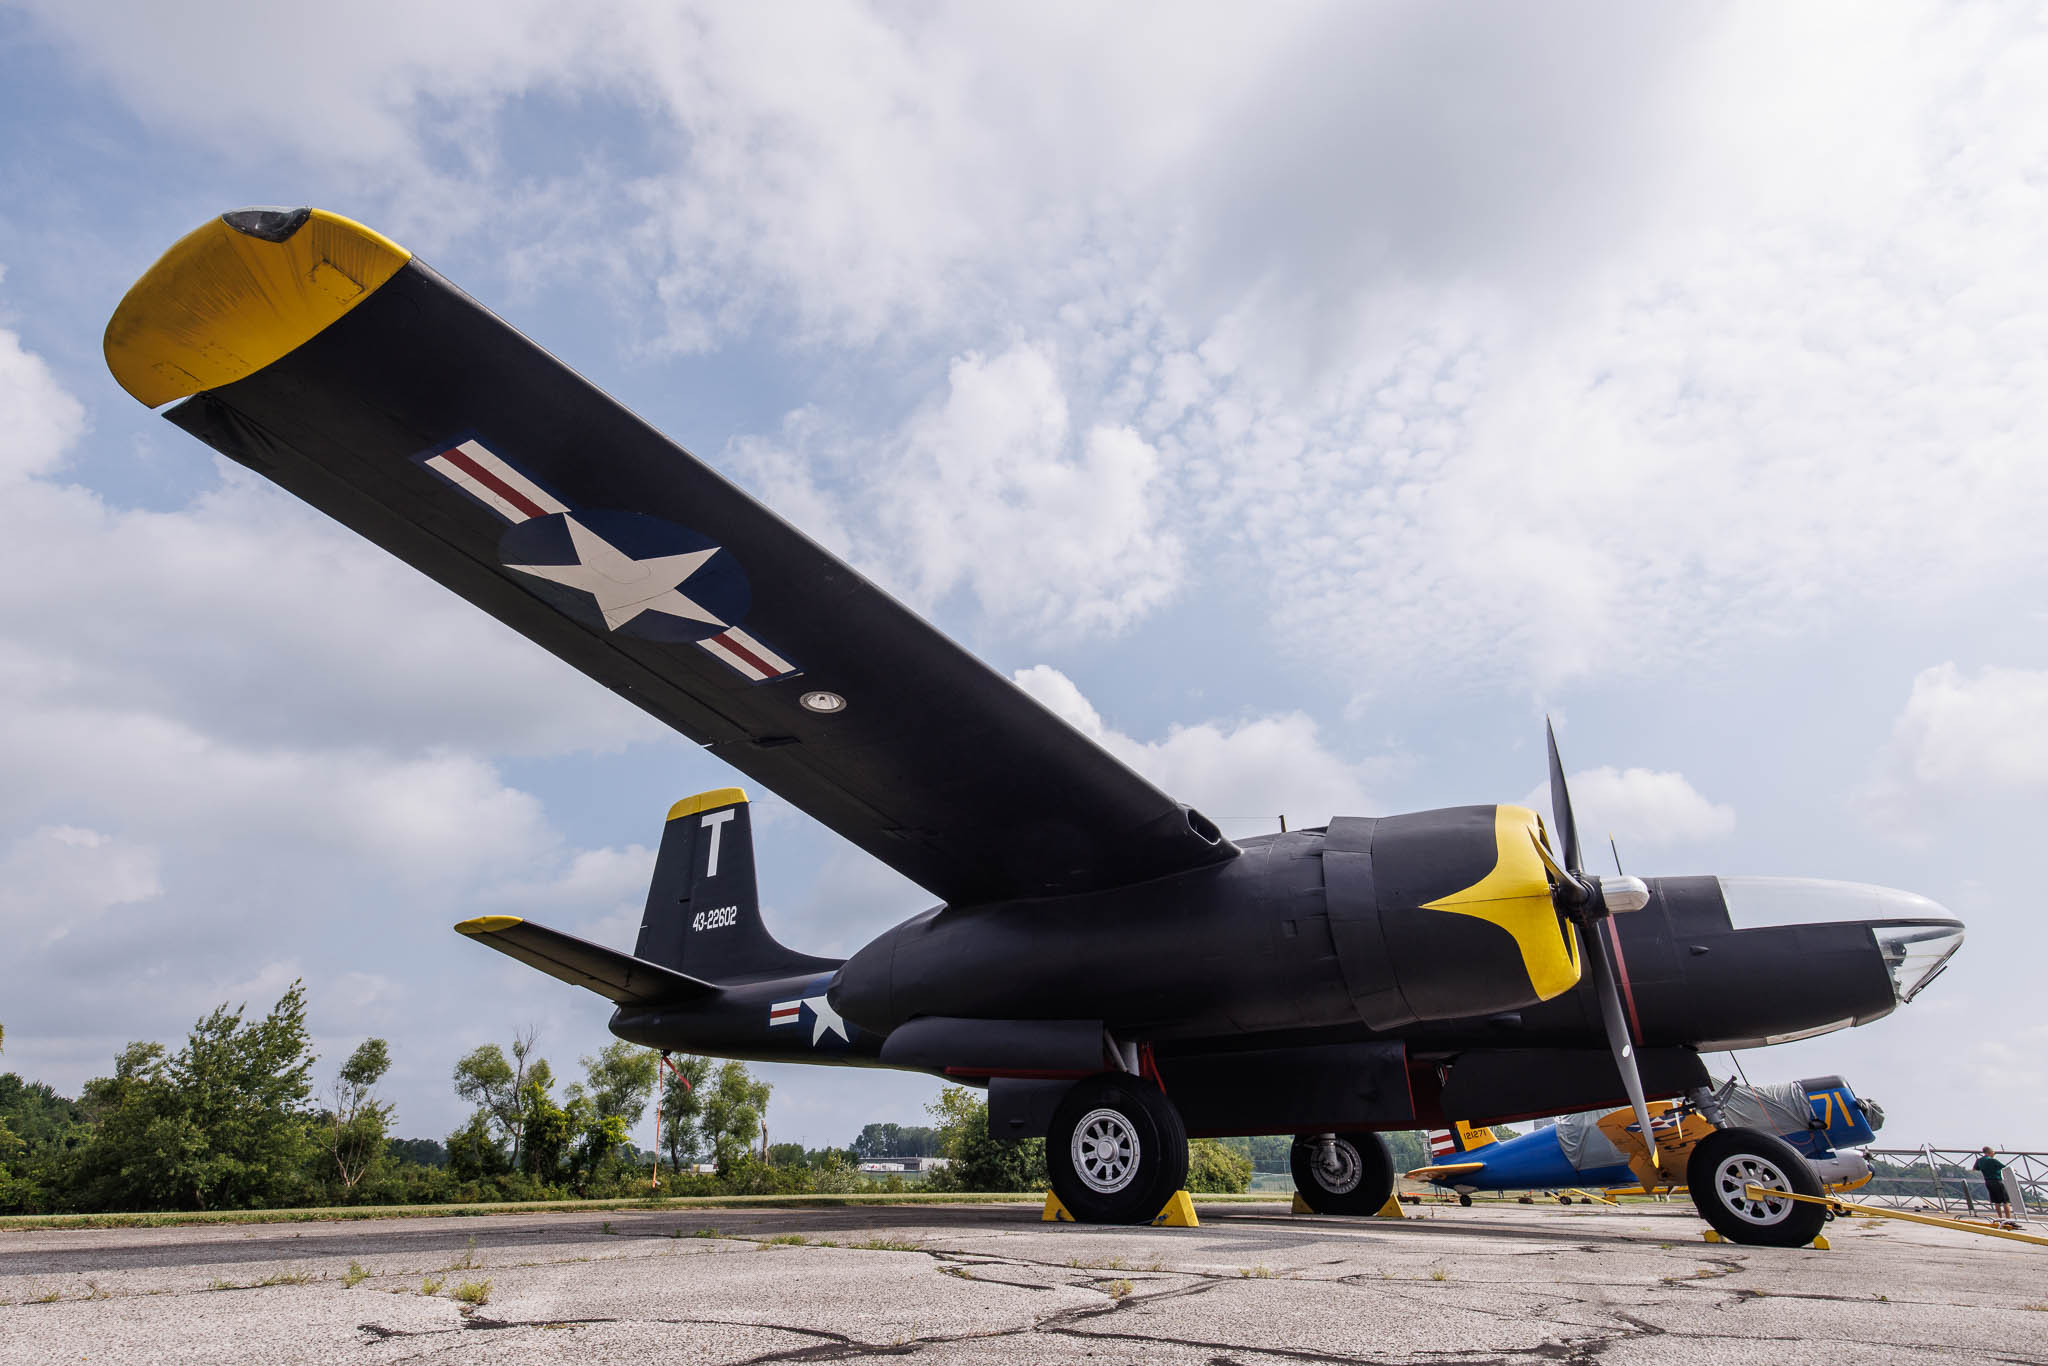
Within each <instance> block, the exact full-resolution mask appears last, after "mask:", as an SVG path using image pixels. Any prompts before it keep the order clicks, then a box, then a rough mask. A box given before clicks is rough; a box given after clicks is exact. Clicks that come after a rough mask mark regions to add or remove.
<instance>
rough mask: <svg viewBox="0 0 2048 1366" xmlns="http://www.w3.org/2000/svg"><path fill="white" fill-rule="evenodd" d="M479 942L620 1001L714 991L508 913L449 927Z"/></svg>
mask: <svg viewBox="0 0 2048 1366" xmlns="http://www.w3.org/2000/svg"><path fill="white" fill-rule="evenodd" d="M455 929H456V931H457V933H460V934H465V935H468V936H469V937H470V938H471V939H474V940H476V941H477V942H478V943H479V944H484V945H487V946H489V947H491V948H494V949H496V950H497V951H498V952H499V953H502V954H504V955H505V956H506V957H508V958H517V959H518V960H519V961H520V962H522V963H524V964H526V965H527V966H528V967H530V968H538V969H540V970H541V971H542V972H544V973H546V974H547V975H548V976H550V977H554V978H557V979H559V980H561V981H564V982H567V983H568V984H569V985H570V986H575V987H582V988H583V989H584V990H586V991H594V992H596V993H597V994H598V995H600V996H602V997H604V998H605V999H606V1000H608V1001H616V1002H618V1003H619V1004H620V1005H658V1004H660V1003H662V1002H664V1001H676V1000H682V999H684V998H686V997H690V996H701V995H704V994H705V993H708V992H715V991H717V990H718V988H717V987H716V986H714V985H713V984H712V983H710V982H705V981H701V980H699V979H698V978H695V977H691V976H689V975H688V974H686V973H680V972H677V971H676V970H675V969H673V968H665V967H662V966H661V965H660V964H659V963H650V962H648V961H647V960H646V959H644V958H635V957H634V956H633V955H632V954H630V953H620V952H619V951H618V950H617V949H608V948H606V947H605V946H604V945H602V944H593V943H591V942H590V941H589V940H588V939H578V938H577V937H576V936H575V935H573V934H564V933H562V932H561V931H560V930H551V929H549V928H548V927H547V926H545V925H536V924H534V923H533V922H532V921H530V920H522V919H520V918H519V917H518V916H512V915H486V916H480V917H478V918H477V919H475V920H465V921H463V922H461V923H460V924H458V925H457V926H456V927H455Z"/></svg>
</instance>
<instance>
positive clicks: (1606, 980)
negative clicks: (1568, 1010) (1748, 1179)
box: [1586, 920, 1664, 1169]
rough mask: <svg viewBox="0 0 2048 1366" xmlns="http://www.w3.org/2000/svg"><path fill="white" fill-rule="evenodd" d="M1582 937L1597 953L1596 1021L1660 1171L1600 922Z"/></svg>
mask: <svg viewBox="0 0 2048 1366" xmlns="http://www.w3.org/2000/svg"><path fill="white" fill-rule="evenodd" d="M1586 937H1587V938H1589V939H1591V940H1592V941H1593V946H1594V948H1595V949H1596V950H1597V952H1595V953H1594V954H1593V961H1592V968H1593V989H1594V991H1595V992H1597V993H1598V994H1599V997H1600V1020H1601V1023H1602V1024H1604V1025H1605V1026H1606V1027H1607V1046H1608V1048H1610V1049H1611V1050H1613V1053H1614V1065H1615V1066H1616V1067H1617V1068H1619V1069H1620V1071H1621V1085H1622V1088H1623V1089H1624V1090H1626V1091H1627V1092H1628V1103H1629V1104H1630V1105H1632V1106H1634V1107H1635V1112H1636V1123H1638V1124H1640V1125H1642V1126H1643V1143H1644V1145H1645V1146H1646V1147H1648V1148H1649V1150H1650V1165H1651V1166H1653V1167H1657V1168H1659V1169H1662V1167H1663V1165H1664V1164H1663V1162H1662V1161H1661V1160H1660V1159H1659V1158H1658V1156H1657V1135H1656V1131H1655V1130H1653V1129H1652V1128H1651V1127H1650V1105H1649V1102H1648V1101H1646V1100H1644V1099H1643V1076H1642V1073H1641V1072H1639V1071H1638V1070H1637V1069H1636V1056H1635V1045H1634V1043H1633V1042H1632V1041H1631V1040H1630V1039H1629V1035H1628V1017H1627V1016H1625V1015H1623V1014H1622V1013H1621V989H1620V987H1619V986H1617V985H1616V981H1615V972H1614V951H1613V949H1611V948H1610V947H1609V946H1608V943H1607V935H1606V933H1605V931H1604V929H1603V927H1602V926H1601V924H1600V922H1599V921H1597V920H1595V921H1591V922H1589V923H1588V924H1587V926H1586Z"/></svg>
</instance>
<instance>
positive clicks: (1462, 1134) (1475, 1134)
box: [1452, 1119, 1493, 1153]
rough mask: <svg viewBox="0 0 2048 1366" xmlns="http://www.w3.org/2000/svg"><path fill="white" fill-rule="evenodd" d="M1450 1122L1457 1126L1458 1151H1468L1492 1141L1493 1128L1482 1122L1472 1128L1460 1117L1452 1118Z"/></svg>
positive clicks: (1482, 1146)
mask: <svg viewBox="0 0 2048 1366" xmlns="http://www.w3.org/2000/svg"><path fill="white" fill-rule="evenodd" d="M1452 1123H1454V1124H1456V1125H1457V1127H1458V1151H1459V1152H1466V1153H1469V1152H1471V1151H1473V1150H1474V1149H1476V1148H1484V1147H1485V1146H1486V1145H1487V1144H1489V1143H1491V1142H1493V1130H1492V1129H1490V1128H1488V1127H1487V1126H1485V1125H1484V1124H1482V1125H1479V1126H1478V1127H1477V1128H1474V1127H1473V1126H1472V1125H1470V1124H1467V1123H1466V1122H1465V1121H1464V1120H1462V1119H1459V1120H1453V1121H1452Z"/></svg>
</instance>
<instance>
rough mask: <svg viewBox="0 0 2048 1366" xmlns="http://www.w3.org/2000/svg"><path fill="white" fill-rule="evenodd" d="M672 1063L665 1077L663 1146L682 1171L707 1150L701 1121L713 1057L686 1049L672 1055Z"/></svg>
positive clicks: (663, 1090)
mask: <svg viewBox="0 0 2048 1366" xmlns="http://www.w3.org/2000/svg"><path fill="white" fill-rule="evenodd" d="M669 1066H670V1068H671V1069H672V1070H671V1071H670V1072H669V1073H668V1074H667V1075H665V1076H663V1077H662V1079H661V1111H660V1119H661V1147H662V1150H663V1151H664V1152H665V1153H666V1154H667V1156H668V1164H669V1166H670V1167H671V1168H672V1169H674V1170H676V1171H680V1170H682V1169H683V1168H684V1167H686V1166H689V1165H690V1164H692V1163H694V1162H696V1161H697V1160H698V1159H699V1158H701V1157H702V1156H703V1154H704V1135H703V1133H702V1131H701V1130H700V1129H699V1127H698V1121H699V1120H700V1119H701V1118H702V1116H703V1113H704V1089H705V1086H706V1084H707V1083H708V1082H709V1081H710V1080H711V1059H709V1058H700V1057H697V1056H696V1055H694V1054H688V1053H686V1054H684V1055H682V1056H681V1057H672V1058H670V1059H669Z"/></svg>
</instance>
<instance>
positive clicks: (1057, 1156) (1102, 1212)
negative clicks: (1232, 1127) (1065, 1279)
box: [1045, 1072, 1188, 1224]
mask: <svg viewBox="0 0 2048 1366" xmlns="http://www.w3.org/2000/svg"><path fill="white" fill-rule="evenodd" d="M1045 1167H1046V1173H1047V1175H1049V1176H1050V1177H1051V1178H1052V1189H1053V1194H1055V1195H1057V1196H1059V1198H1060V1203H1061V1204H1063V1205H1065V1206H1066V1207H1067V1212H1068V1213H1069V1214H1071V1215H1073V1216H1074V1218H1075V1219H1076V1220H1077V1221H1078V1222H1080V1223H1084V1224H1142V1223H1148V1222H1150V1221H1151V1219H1152V1218H1153V1216H1155V1215H1157V1214H1158V1213H1159V1211H1160V1210H1162V1209H1164V1208H1165V1207H1166V1202H1167V1201H1168V1200H1171V1199H1172V1198H1173V1193H1174V1192H1175V1191H1177V1190H1179V1189H1180V1188H1181V1187H1182V1186H1184V1185H1186V1184H1187V1179H1188V1131H1187V1126H1186V1125H1185V1124H1183V1123H1181V1118H1180V1111H1178V1110H1176V1109H1175V1108H1174V1107H1173V1102H1172V1101H1170V1100H1168V1099H1167V1098H1166V1093H1165V1092H1163V1091H1161V1090H1160V1089H1159V1088H1158V1087H1157V1086H1156V1085H1154V1084H1153V1083H1151V1082H1149V1081H1146V1080H1144V1079H1143V1078H1140V1077H1134V1076H1131V1075H1130V1074H1129V1073H1127V1072H1103V1073H1100V1074H1098V1075H1096V1076H1092V1077H1088V1078H1086V1079H1085V1080H1082V1081H1078V1082H1076V1083H1074V1086H1073V1088H1072V1089H1071V1090H1069V1091H1068V1092H1067V1094H1066V1095H1065V1096H1064V1097H1062V1098H1061V1100H1060V1103H1059V1108H1058V1109H1056V1110H1054V1111H1053V1117H1052V1129H1051V1131H1050V1132H1048V1133H1047V1135H1046V1139H1045Z"/></svg>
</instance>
